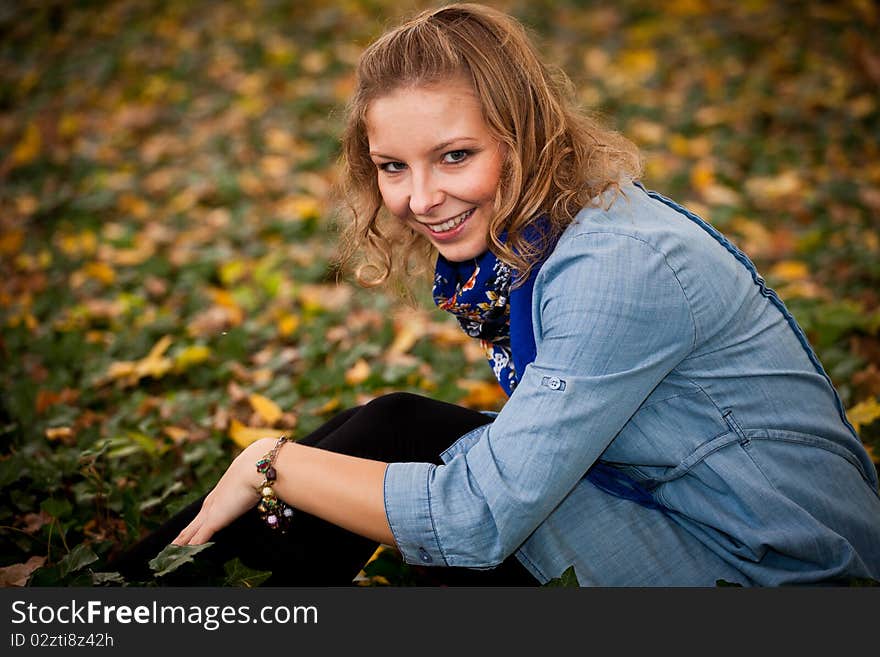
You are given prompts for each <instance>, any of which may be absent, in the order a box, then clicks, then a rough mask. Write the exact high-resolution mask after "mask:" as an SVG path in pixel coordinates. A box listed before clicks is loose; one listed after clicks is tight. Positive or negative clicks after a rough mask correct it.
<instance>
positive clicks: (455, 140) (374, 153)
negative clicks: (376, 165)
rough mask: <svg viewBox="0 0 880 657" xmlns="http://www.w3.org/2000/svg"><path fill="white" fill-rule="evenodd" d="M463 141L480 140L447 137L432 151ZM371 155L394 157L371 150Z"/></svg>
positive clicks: (475, 139)
mask: <svg viewBox="0 0 880 657" xmlns="http://www.w3.org/2000/svg"><path fill="white" fill-rule="evenodd" d="M462 141H479V140H478V139H477V138H476V137H454V138H452V139H447V140H446V141H444V142H441V143H439V144H437V145H436V146H434V147H433V148H432V149H431V151H430V152H431V153H436V152H437V151H442V150H443V149H444V148H449V147H450V146H451V145H452V144H457V143H459V142H462ZM370 155H372V156H373V157H384V158H386V159H394V158H393V157H391V156H390V155H383V154H382V153H380V152H378V151H370Z"/></svg>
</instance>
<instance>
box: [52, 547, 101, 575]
mask: <svg viewBox="0 0 880 657" xmlns="http://www.w3.org/2000/svg"><path fill="white" fill-rule="evenodd" d="M97 560H98V555H96V554H95V553H94V551H93V550H92V548H91V547H89V546H88V545H86V544H85V543H80V544H79V545H77V546H76V547H75V548H73V549H72V550H71V551H70V552H68V553H67V555H65V557H64V558H63V559H62V560H61V561H59V562H58V570H59V572H60V574H61V577H67V576H68V575H69V574H70V573H75V572H76V571H78V570H80V569H81V568H84V567H85V566H88V565H89V564H90V563H94V562H95V561H97Z"/></svg>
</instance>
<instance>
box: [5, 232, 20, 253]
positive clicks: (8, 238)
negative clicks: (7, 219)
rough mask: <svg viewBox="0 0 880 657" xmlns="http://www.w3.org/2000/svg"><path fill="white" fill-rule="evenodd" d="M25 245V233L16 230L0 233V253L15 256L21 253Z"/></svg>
mask: <svg viewBox="0 0 880 657" xmlns="http://www.w3.org/2000/svg"><path fill="white" fill-rule="evenodd" d="M22 244H24V231H23V230H19V229H15V230H10V231H7V232H4V233H0V253H2V254H3V255H14V254H16V253H18V252H19V250H20V249H21V246H22Z"/></svg>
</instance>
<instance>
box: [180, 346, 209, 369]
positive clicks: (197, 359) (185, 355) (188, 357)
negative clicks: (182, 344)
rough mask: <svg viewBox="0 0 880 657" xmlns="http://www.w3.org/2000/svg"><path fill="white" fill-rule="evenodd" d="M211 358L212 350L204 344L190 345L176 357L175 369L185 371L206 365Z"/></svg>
mask: <svg viewBox="0 0 880 657" xmlns="http://www.w3.org/2000/svg"><path fill="white" fill-rule="evenodd" d="M210 357H211V350H210V349H209V348H208V347H206V346H205V345H203V344H194V345H190V346H189V347H187V348H186V349H184V350H183V351H181V352H180V353H179V354H177V356H175V357H174V369H176V370H178V371H183V370H186V369H189V368H190V367H192V366H193V365H198V364H199V363H204V362H205V361H206V360H208V359H209V358H210Z"/></svg>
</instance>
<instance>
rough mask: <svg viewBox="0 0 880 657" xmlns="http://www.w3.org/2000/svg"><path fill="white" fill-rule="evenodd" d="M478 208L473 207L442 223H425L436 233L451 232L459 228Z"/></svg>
mask: <svg viewBox="0 0 880 657" xmlns="http://www.w3.org/2000/svg"><path fill="white" fill-rule="evenodd" d="M474 210H476V208H471V209H470V210H468V211H467V212H462V213H461V214H460V215H458V216H456V217H453V218H452V219H447V220H446V221H444V222H443V223H442V224H436V225H434V226H431V225H428V224H425V225H426V226H427V228H428V230H429V231H431V232H432V233H433V234H434V235H443V234H445V233H449V232H451V231H453V230H455V229H456V228H458V227H459V226H460V225H461V224H463V223H464V222H465V221H467V220H468V219H470V217H471V215H472V214H473V213H474Z"/></svg>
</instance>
